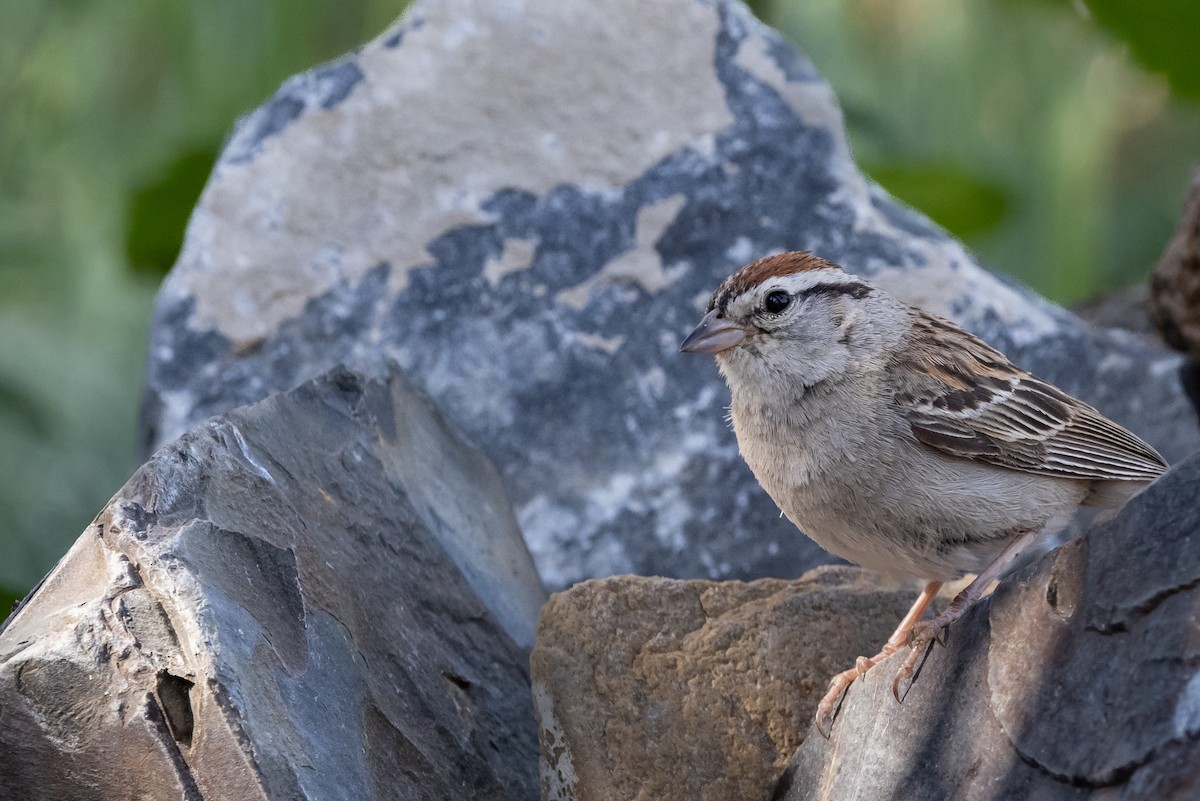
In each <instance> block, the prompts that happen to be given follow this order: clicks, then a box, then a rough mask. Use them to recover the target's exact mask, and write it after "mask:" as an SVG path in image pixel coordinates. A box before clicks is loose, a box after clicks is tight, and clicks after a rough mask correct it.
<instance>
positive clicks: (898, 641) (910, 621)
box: [814, 581, 942, 739]
mask: <svg viewBox="0 0 1200 801" xmlns="http://www.w3.org/2000/svg"><path fill="white" fill-rule="evenodd" d="M941 586H942V582H940V581H931V582H929V583H928V584H926V585H925V589H923V590H921V594H920V595H918V596H917V600H916V602H914V603H913V605H912V608H911V609H909V610H908V614H906V615H905V616H904V619H903V620H901V621H900V625H899V626H897V627H896V630H895V631H893V632H892V636H891V637H888V641H887V642H886V643H884V646H883V648H882V649H880V651H879V653H877V654H875V656H873V657H870V658H867V657H865V656H860V657H859V658H858V659H857V660H855V663H854V667H852V668H850V669H849V670H843V671H842V672H841V673H839V674H837V675H836V676H834V677H833V678H832V679H831V680H830V682H829V690H828V691H827V692H826V693H825V697H824V698H822V699H821V703H819V704H817V716H816V720H815V721H814V722H815V724H816V727H817V731H819V732H821V734H822V735H823V736H824V737H825V739H829V732H830V731H831V730H832V728H833V707H834V705H835V704H836V703H837V701H838V699H839V698H840V697H841V696H842V693H844V692H845V691H846V688H847V687H849V686H850V685H851V684H853V683H854V680H855V679H857V678H858V677H859V676H865V675H866V673H867V671H868V670H870V669H871V668H872V667H874V666H875V664H876V663H877V662H881V661H883V660H884V659H886V658H887V657H889V656H891V655H892V654H894V653H896V651H898V650H900V649H901V648H902V647H903V646H904V645H905V644H906V643H907V642H908V639H909V635H910V633H911V632H912V628H913V626H914V625H915V624H916V622H917V621H918V620H920V619H921V615H923V614H925V609H926V608H927V607H928V606H929V602H930V601H932V600H933V598H934V596H935V595H937V592H938V590H939V589H941Z"/></svg>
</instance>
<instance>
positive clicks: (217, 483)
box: [0, 371, 544, 801]
mask: <svg viewBox="0 0 1200 801" xmlns="http://www.w3.org/2000/svg"><path fill="white" fill-rule="evenodd" d="M499 486H500V479H499V476H498V475H497V474H496V472H495V470H494V468H492V467H491V465H490V464H489V463H488V462H487V461H486V460H485V459H483V458H482V457H481V456H480V455H479V454H478V453H476V452H472V451H470V450H469V449H467V448H466V447H465V446H464V445H463V443H462V441H461V440H459V439H458V438H457V437H455V436H454V435H453V434H451V433H450V432H449V431H448V430H447V429H446V428H445V424H444V423H442V422H441V421H440V420H439V419H438V417H437V415H436V413H435V412H434V411H433V410H432V409H431V407H430V406H428V404H427V403H426V402H425V401H424V400H423V399H422V398H420V397H419V396H417V395H414V394H413V392H412V390H411V389H409V388H407V387H406V386H405V384H404V383H403V382H402V381H401V380H400V379H399V378H398V377H397V376H392V377H391V378H390V380H384V379H370V380H368V379H363V378H360V377H358V376H356V375H354V374H351V373H349V372H346V371H335V372H334V373H332V374H330V375H328V376H325V377H322V378H320V379H317V380H315V381H312V382H309V383H306V384H304V385H302V386H301V387H299V388H298V389H296V390H293V391H291V392H289V393H287V394H285V395H276V396H273V397H271V398H270V399H269V400H266V401H264V402H262V403H260V404H258V405H255V406H252V407H249V408H244V409H238V410H235V411H233V412H230V413H229V414H227V415H225V416H224V417H220V418H217V419H215V420H213V421H210V422H208V423H205V424H203V425H201V426H199V427H198V428H196V429H194V430H193V431H192V432H190V433H188V434H186V435H185V436H184V437H182V438H181V439H179V440H178V441H176V442H173V443H171V444H169V445H168V446H166V447H164V448H163V449H162V450H161V451H159V452H158V454H156V455H155V456H154V458H152V459H151V460H150V461H149V462H148V463H147V464H146V465H145V466H144V467H142V468H141V469H140V470H139V471H138V472H137V473H136V474H135V475H134V477H133V478H132V479H131V480H130V482H129V483H128V484H127V485H126V487H125V488H124V489H123V490H122V491H121V492H120V493H119V494H118V495H117V496H116V497H115V498H114V499H113V500H112V502H111V503H110V504H109V506H108V507H107V508H106V509H105V510H104V511H103V512H101V514H100V515H99V516H98V517H97V518H96V521H95V523H94V524H93V525H92V526H91V527H90V528H89V529H88V530H87V531H86V532H85V533H84V535H83V536H82V537H81V538H80V539H79V541H78V542H77V543H76V545H75V546H74V547H73V548H72V549H71V551H70V552H69V553H68V554H67V555H66V557H64V559H63V560H62V561H61V562H60V563H59V565H58V566H57V567H56V568H55V569H54V571H53V572H52V573H51V574H50V575H49V576H48V577H47V578H46V580H45V582H44V583H43V584H42V586H41V587H40V588H39V589H38V591H37V592H36V594H35V595H34V596H33V597H32V598H31V599H30V600H29V601H28V602H27V603H26V604H25V606H24V607H23V608H21V609H20V610H19V611H18V612H17V613H16V614H15V615H14V616H13V617H12V618H10V619H9V621H8V622H7V624H6V626H5V628H4V629H3V631H2V632H0V753H2V754H3V758H0V797H3V798H21V799H52V800H53V801H61V799H113V798H117V799H122V798H130V799H132V798H156V799H168V798H181V799H199V798H230V799H234V798H236V799H259V798H261V799H289V801H290V799H343V798H354V799H384V798H396V799H402V798H403V799H409V798H442V799H460V798H489V799H508V798H512V799H517V798H521V799H530V798H534V797H535V796H536V793H537V778H536V777H537V773H536V771H537V768H536V765H537V750H536V749H537V744H536V728H535V725H534V718H533V714H532V709H531V706H530V702H529V696H528V682H529V677H528V673H527V669H526V654H527V651H526V650H525V648H524V647H522V645H521V644H520V643H527V642H528V641H529V640H530V639H531V636H532V631H533V622H534V616H535V615H536V612H537V610H538V608H539V607H540V605H541V603H542V601H543V600H544V598H543V595H542V590H541V586H540V584H539V583H538V581H537V576H536V575H535V574H534V572H533V570H532V567H531V563H530V560H529V557H528V554H527V553H526V552H525V551H524V548H523V545H522V543H521V540H520V536H519V533H518V532H517V530H516V524H515V520H514V518H513V515H512V512H511V509H510V508H509V507H508V505H507V503H506V502H505V500H504V497H503V495H502V494H501V493H500V491H499ZM481 597H482V598H484V599H485V600H486V603H485V602H484V601H481V600H480V598H481ZM489 606H490V608H489Z"/></svg>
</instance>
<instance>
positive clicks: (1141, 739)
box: [777, 457, 1200, 801]
mask: <svg viewBox="0 0 1200 801" xmlns="http://www.w3.org/2000/svg"><path fill="white" fill-rule="evenodd" d="M1198 508H1200V457H1192V458H1190V459H1188V460H1187V461H1185V462H1184V463H1182V464H1180V465H1179V466H1177V467H1176V468H1175V469H1174V470H1172V471H1171V472H1169V473H1168V474H1167V475H1166V476H1164V477H1163V478H1162V479H1160V480H1159V481H1158V482H1157V483H1155V484H1154V485H1153V486H1151V487H1150V488H1149V489H1147V490H1146V491H1145V492H1144V493H1142V494H1141V495H1139V496H1138V497H1137V498H1135V499H1134V500H1133V501H1131V502H1130V504H1129V506H1127V507H1126V509H1125V510H1124V511H1123V512H1122V513H1121V514H1120V516H1119V517H1117V518H1116V519H1114V520H1112V521H1109V522H1106V523H1102V524H1100V525H1098V526H1096V527H1094V528H1093V529H1091V530H1090V531H1088V532H1087V534H1085V535H1084V536H1083V537H1082V538H1080V539H1077V540H1075V541H1072V542H1070V543H1068V544H1067V545H1064V546H1063V547H1061V548H1059V549H1058V550H1057V551H1054V552H1053V553H1051V554H1048V555H1047V556H1045V557H1043V558H1042V559H1041V560H1040V561H1039V562H1037V563H1036V564H1034V565H1032V566H1030V567H1029V568H1028V569H1027V570H1025V571H1024V572H1022V573H1018V574H1017V575H1014V576H1013V577H1012V578H1010V579H1007V580H1005V581H1004V582H1002V583H1001V584H1000V586H999V588H998V589H997V590H996V592H995V594H994V595H992V597H991V598H990V599H989V600H988V601H986V602H984V603H982V604H981V605H979V606H977V607H976V608H975V609H973V610H972V611H971V612H969V613H968V616H967V617H965V618H964V619H963V620H962V621H960V622H959V623H956V624H955V625H954V626H953V627H952V628H951V630H950V633H949V635H950V636H949V643H948V647H946V648H941V647H936V646H935V647H934V648H933V649H932V650H931V652H930V655H929V657H928V659H927V660H926V661H925V663H924V666H923V668H922V669H921V670H920V672H919V674H918V675H917V680H916V682H915V683H914V684H913V685H912V687H911V689H910V690H909V692H908V694H907V695H906V696H905V698H904V703H903V704H899V705H898V704H897V703H896V701H895V700H894V699H893V698H892V694H891V682H892V677H893V676H894V675H895V670H894V668H895V667H898V664H897V662H898V661H899V657H892V658H891V659H889V660H888V661H887V662H884V663H882V664H881V665H880V666H879V667H877V668H876V669H874V670H872V671H871V672H870V673H868V674H867V677H866V678H865V679H864V680H862V681H861V682H857V683H856V684H855V685H854V686H852V687H851V688H850V690H849V691H848V693H847V695H846V699H845V701H844V703H843V705H842V709H841V712H840V714H839V715H838V717H837V718H836V719H835V721H834V725H833V736H832V739H830V740H825V739H823V738H821V737H809V738H808V739H807V740H805V742H804V744H803V745H802V746H801V747H800V750H799V751H798V752H797V754H796V756H795V758H794V760H793V762H792V765H791V766H790V768H789V770H788V772H787V774H786V776H785V779H784V781H783V784H782V785H781V787H780V789H779V792H778V795H777V797H779V798H782V799H786V801H808V799H822V801H867V800H868V799H870V801H889V800H890V799H896V801H900V800H901V799H913V798H921V799H926V798H928V799H942V798H945V799H951V798H955V799H957V798H962V799H1004V801H1022V799H1037V800H1038V801H1042V800H1043V799H1055V800H1058V799H1062V800H1063V801H1067V800H1068V799H1069V800H1071V801H1075V800H1079V801H1082V800H1083V799H1097V800H1098V799H1121V801H1192V799H1196V798H1200V770H1197V765H1200V623H1198V622H1197V621H1198V620H1200V617H1198V613H1200V536H1197V523H1196V510H1197V509H1198Z"/></svg>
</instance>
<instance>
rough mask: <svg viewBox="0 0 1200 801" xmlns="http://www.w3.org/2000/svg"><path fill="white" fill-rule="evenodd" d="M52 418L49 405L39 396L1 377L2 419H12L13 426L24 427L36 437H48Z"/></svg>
mask: <svg viewBox="0 0 1200 801" xmlns="http://www.w3.org/2000/svg"><path fill="white" fill-rule="evenodd" d="M51 416H52V415H51V411H50V409H49V408H48V406H47V404H46V403H45V402H44V401H42V400H41V399H40V398H38V397H37V395H35V394H34V393H33V392H30V391H29V390H27V389H26V388H25V387H22V386H18V385H17V384H16V383H14V382H13V381H12V380H10V379H7V378H5V377H4V376H0V418H4V417H8V418H11V420H12V423H11V424H13V425H16V426H19V427H24V428H25V429H26V430H28V431H30V432H31V433H33V434H34V435H35V436H38V437H48V436H50V432H51V428H52V426H51V422H50V420H51Z"/></svg>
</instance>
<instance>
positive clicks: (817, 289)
mask: <svg viewBox="0 0 1200 801" xmlns="http://www.w3.org/2000/svg"><path fill="white" fill-rule="evenodd" d="M871 291H872V289H871V287H869V286H867V285H866V284H860V283H858V282H857V281H842V282H839V283H836V284H816V285H815V286H810V287H809V288H808V289H802V290H800V291H799V292H797V293H796V297H798V298H807V297H812V296H813V295H849V296H850V297H852V298H854V299H855V300H862V299H863V298H865V297H866V296H867V295H870V294H871Z"/></svg>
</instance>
